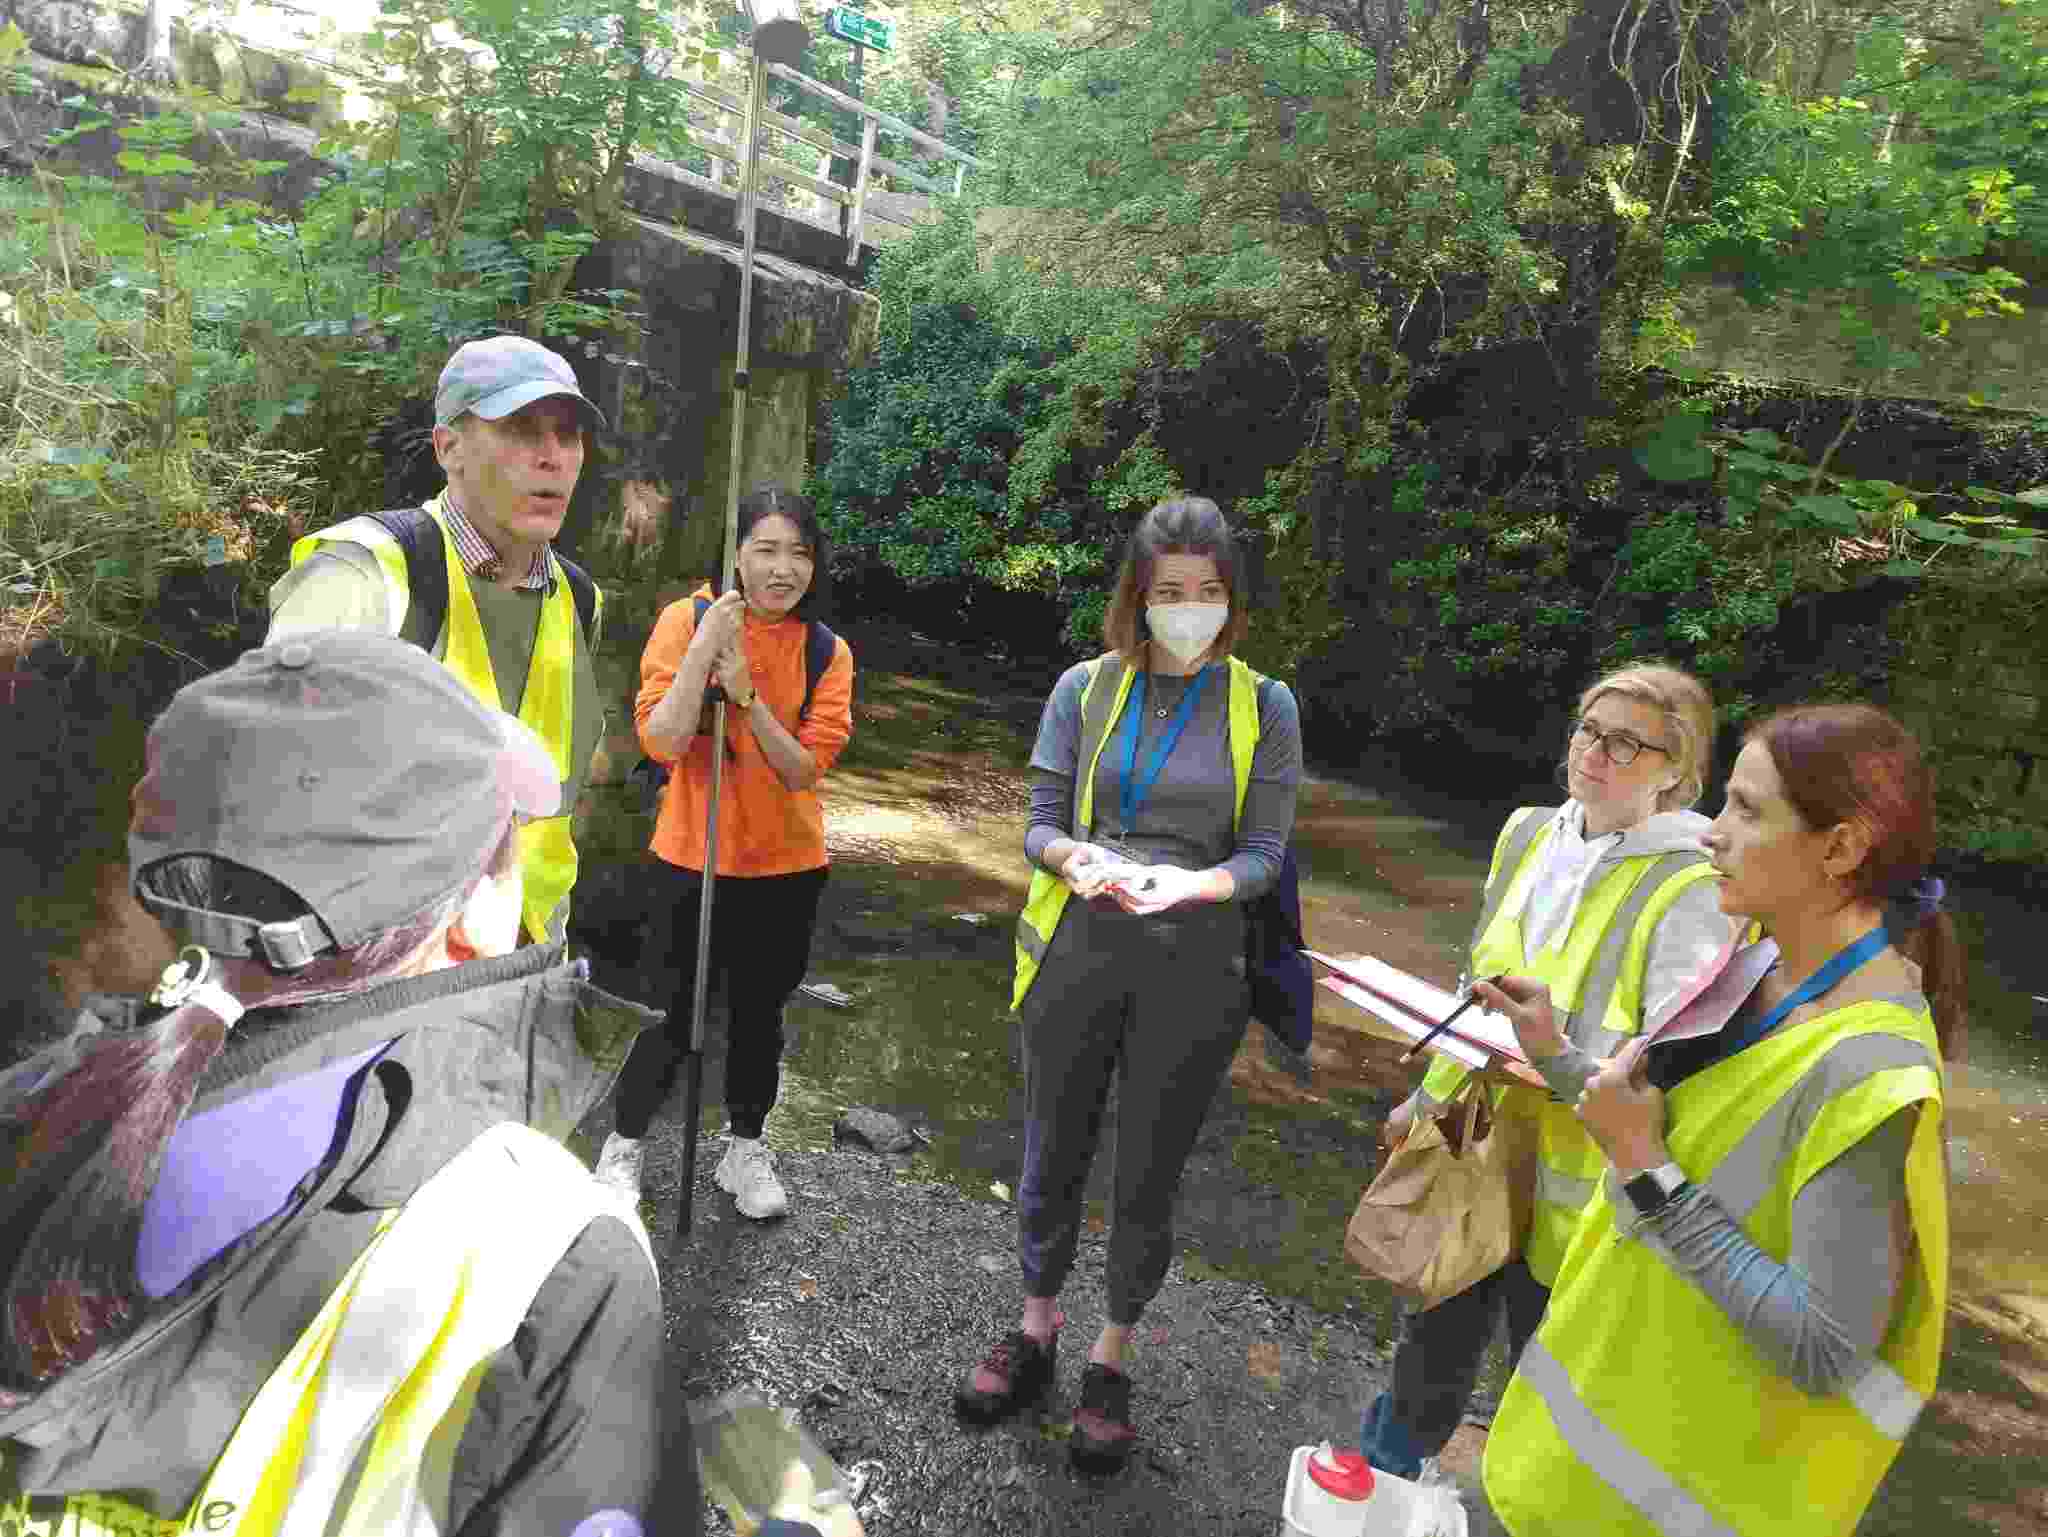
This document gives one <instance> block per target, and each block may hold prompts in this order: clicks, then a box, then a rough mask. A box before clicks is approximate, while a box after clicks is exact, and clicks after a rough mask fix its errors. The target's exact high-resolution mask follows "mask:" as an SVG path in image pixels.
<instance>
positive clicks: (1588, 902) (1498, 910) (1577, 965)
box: [1360, 665, 1733, 1478]
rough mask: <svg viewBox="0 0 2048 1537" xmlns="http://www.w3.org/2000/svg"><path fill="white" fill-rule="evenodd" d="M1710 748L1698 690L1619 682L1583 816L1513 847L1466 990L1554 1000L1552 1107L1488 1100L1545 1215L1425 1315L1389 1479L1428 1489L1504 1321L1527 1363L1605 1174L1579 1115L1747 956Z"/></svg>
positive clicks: (1589, 774) (1670, 676) (1599, 705)
mask: <svg viewBox="0 0 2048 1537" xmlns="http://www.w3.org/2000/svg"><path fill="white" fill-rule="evenodd" d="M1713 741H1714V704H1713V700H1712V699H1711V698H1710V697H1709V695H1708V693H1707V691H1706V689H1705V687H1704V686H1703V685H1702V684H1701V683H1700V682H1699V680H1698V679H1696V678H1694V677H1693V676H1692V675H1691V674H1689V673H1686V672H1682V671H1680V670H1679V669H1677V668H1675V667H1666V666H1660V665H1640V666H1633V667H1625V668H1623V669H1621V670H1620V671H1618V672H1614V673H1610V674H1608V675H1607V676H1606V677H1603V678H1601V679H1600V680H1599V681H1598V682H1596V683H1595V684H1593V686H1592V687H1591V688H1589V689H1587V690H1586V691H1585V693H1584V694H1583V695H1581V696H1580V699H1579V713H1578V719H1577V722H1576V724H1575V725H1574V728H1573V730H1572V734H1571V737H1570V741H1569V743H1568V745H1567V747H1566V751H1565V762H1564V768H1565V774H1566V781H1567V784H1568V786H1569V788H1570V791H1571V799H1570V800H1568V801H1566V802H1565V803H1564V805H1562V806H1560V807H1555V808H1541V807H1523V808H1522V809H1521V810H1519V811H1517V812H1516V813H1515V814H1514V815H1513V816H1511V817H1509V818H1508V821H1507V825H1506V826H1505V827H1504V828H1502V829H1501V834H1500V838H1499V840H1498V841H1497V843H1496V844H1495V847H1494V854H1493V864H1492V867H1491V869H1490V870H1489V871H1488V873H1487V878H1486V889H1485V893H1484V896H1483V898H1482V902H1481V907H1480V916H1479V922H1478V924H1477V926H1476V927H1475V928H1474V930H1473V937H1472V951H1471V959H1470V964H1469V966H1468V968H1467V975H1468V976H1471V977H1490V976H1501V975H1503V974H1509V975H1513V976H1517V977H1524V978H1532V979H1536V980H1538V981H1540V982H1541V983H1542V984H1544V985H1545V986H1547V987H1548V989H1549V991H1550V996H1551V997H1552V998H1553V999H1554V1000H1555V1002H1556V1005H1557V1014H1556V1017H1554V1018H1550V1017H1546V1021H1545V1027H1544V1028H1542V1029H1540V1030H1537V1029H1529V1030H1524V1029H1522V1028H1521V1027H1520V1025H1519V1023H1518V1027H1517V1034H1518V1036H1519V1038H1520V1040H1521V1044H1522V1048H1523V1051H1524V1053H1525V1054H1526V1055H1527V1056H1528V1058H1529V1061H1530V1062H1531V1063H1532V1064H1533V1065H1534V1066H1535V1067H1536V1068H1537V1069H1538V1070H1539V1071H1540V1072H1541V1073H1542V1074H1543V1076H1544V1080H1545V1082H1546V1083H1547V1084H1548V1085H1549V1089H1550V1092H1549V1093H1548V1094H1546V1093H1545V1092H1543V1091H1542V1090H1540V1089H1536V1088H1534V1087H1531V1086H1528V1085H1524V1084H1520V1083H1512V1082H1511V1083H1507V1084H1487V1085H1481V1086H1478V1087H1477V1088H1475V1089H1474V1091H1473V1092H1486V1093H1490V1094H1491V1095H1492V1097H1493V1102H1494V1105H1495V1109H1496V1114H1497V1115H1498V1116H1500V1117H1501V1118H1502V1119H1503V1120H1507V1119H1509V1118H1514V1119H1518V1120H1520V1121H1522V1122H1523V1123H1525V1127H1526V1130H1527V1131H1528V1133H1529V1136H1530V1138H1531V1140H1532V1141H1533V1142H1534V1144H1535V1147H1536V1150H1537V1165H1536V1191H1535V1201H1534V1216H1533V1219H1532V1221H1531V1225H1530V1231H1529V1233H1528V1235H1527V1236H1526V1238H1525V1240H1524V1242H1523V1244H1522V1251H1521V1258H1520V1259H1517V1260H1514V1261H1512V1262H1510V1263H1509V1264H1508V1265H1506V1266H1505V1267H1503V1268H1502V1269H1500V1270H1498V1271H1496V1272H1494V1274H1492V1275H1491V1276H1488V1277H1487V1278H1486V1279H1485V1280H1483V1281H1481V1282H1479V1283H1478V1284H1476V1285H1474V1286H1472V1287H1470V1288H1468V1289H1467V1290H1465V1291H1463V1292H1460V1293H1459V1294H1458V1295H1456V1296H1454V1297H1450V1298H1447V1299H1446V1300H1444V1301H1442V1302H1440V1303H1438V1304H1437V1305H1436V1306H1435V1307H1432V1308H1428V1309H1425V1310H1411V1312H1410V1313H1409V1314H1408V1316H1407V1318H1406V1320H1405V1321H1404V1324H1403V1328H1402V1334H1401V1341H1400V1345H1399V1347H1398V1349H1397V1350H1396V1352H1395V1356H1394V1370H1393V1383H1392V1386H1391V1387H1390V1388H1389V1389H1388V1391H1386V1392H1384V1393H1381V1394H1380V1395H1379V1396H1378V1397H1377V1398H1376V1399H1374V1400H1373V1402H1372V1403H1371V1405H1370V1406H1369V1407H1368V1408H1367V1409H1366V1412H1365V1418H1364V1422H1363V1424H1362V1426H1361V1428H1360V1448H1361V1450H1362V1451H1363V1452H1364V1454H1365V1456H1366V1458H1367V1460H1369V1461H1370V1462H1371V1463H1372V1464H1373V1466H1375V1467H1377V1468H1382V1469H1385V1470H1386V1471H1387V1472H1390V1473H1394V1474H1396V1475H1398V1476H1400V1477H1403V1478H1415V1477H1418V1476H1419V1475H1420V1473H1421V1471H1422V1466H1423V1463H1424V1462H1425V1461H1428V1460H1430V1459H1433V1458H1434V1457H1436V1455H1437V1454H1438V1453H1439V1452H1441V1451H1442V1450H1443V1447H1444V1444H1445V1443H1446V1442H1447V1441H1449V1440H1450V1438H1451V1435H1452V1433H1453V1432H1454V1431H1456V1430H1457V1428H1458V1422H1459V1420H1460V1419H1461V1418H1462V1417H1463V1415H1464V1412H1465V1404H1466V1401H1467V1399H1468V1398H1470V1396H1471V1393H1472V1388H1473V1385H1474V1383H1475V1382H1476V1381H1477V1380H1478V1376H1479V1365H1480V1360H1481V1358H1482V1357H1483V1356H1484V1354H1485V1352H1486V1347H1487V1344H1488V1343H1489V1342H1490V1341H1491V1340H1492V1338H1493V1335H1494V1331H1495V1327H1496V1325H1497V1324H1498V1323H1499V1322H1500V1321H1501V1320H1502V1319H1503V1318H1504V1319H1505V1321H1506V1326H1507V1348H1508V1360H1509V1365H1510V1366H1512V1365H1513V1364H1514V1361H1515V1359H1516V1358H1517V1357H1519V1356H1520V1354H1521V1351H1522V1347H1523V1345H1524V1344H1525V1343H1526V1342H1527V1341H1528V1339H1529V1337H1530V1336H1531V1335H1532V1334H1533V1333H1535V1330H1536V1326H1537V1324H1538V1323H1539V1322H1540V1321H1541V1320H1542V1317H1543V1310H1544V1307H1545V1305H1546V1304H1547V1302H1548V1301H1549V1297H1550V1288H1551V1286H1552V1284H1553V1283H1554V1282H1555V1280H1556V1277H1557V1271H1558V1265H1559V1263H1560V1262H1561V1261H1562V1259H1563V1258H1564V1251H1565V1246H1566V1244H1567V1243H1568V1242H1569V1241H1570V1238H1571V1234H1572V1229H1573V1227H1574V1225H1575V1224H1576V1223H1577V1221H1578V1218H1579V1213H1580V1211H1581V1210H1582V1209H1583V1208H1584V1207H1585V1205H1586V1203H1587V1201H1588V1200H1589V1199H1590V1198H1591V1196H1592V1194H1593V1191H1594V1189H1595V1184H1596V1181H1597V1180H1598V1178H1599V1174H1600V1170H1601V1169H1602V1167H1603V1166H1604V1165H1603V1163H1602V1161H1601V1157H1600V1152H1599V1149H1598V1148H1597V1147H1595V1146H1594V1144H1593V1142H1592V1140H1591V1138H1589V1137H1588V1136H1587V1135H1586V1132H1585V1130H1584V1128H1582V1127H1581V1126H1580V1125H1579V1123H1578V1122H1577V1120H1576V1119H1574V1117H1573V1115H1572V1109H1571V1106H1572V1103H1573V1102H1574V1101H1575V1100H1576V1099H1577V1098H1578V1096H1579V1093H1580V1091H1581V1090H1583V1089H1584V1087H1585V1085H1586V1082H1587V1080H1588V1079H1589V1078H1591V1077H1592V1076H1593V1074H1594V1072H1596V1071H1597V1070H1598V1069H1599V1068H1600V1066H1601V1065H1602V1064H1603V1063H1604V1062H1605V1061H1606V1060H1607V1059H1609V1058H1611V1057H1613V1055H1614V1054H1615V1052H1616V1050H1617V1049H1618V1048H1619V1047H1620V1046H1621V1045H1622V1043H1623V1042H1625V1041H1626V1040H1627V1039H1628V1038H1629V1037H1631V1036H1633V1035H1635V1034H1636V1033H1637V1032H1638V1031H1639V1030H1641V1029H1642V1028H1643V1025H1644V1023H1645V1021H1646V1020H1652V1019H1656V1018H1658V1017H1659V1016H1660V1012H1665V1011H1669V1010H1670V1008H1671V1007H1672V1006H1673V1005H1675V1004H1676V1003H1677V1002H1678V1001H1679V999H1680V998H1681V996H1682V995H1683V993H1684V991H1685V990H1686V988H1687V985H1688V984H1689V983H1690V982H1691V981H1692V980H1693V979H1694V978H1695V977H1697V976H1698V975H1699V974H1700V973H1701V972H1703V971H1704V970H1706V969H1707V968H1708V967H1709V966H1710V965H1712V963H1713V962H1714V961H1715V960H1716V959H1717V958H1718V957H1719V956H1720V955H1721V953H1722V951H1723V950H1724V949H1725V948H1726V947H1727V945H1728V941H1729V940H1730V938H1731V937H1732V934H1733V925H1732V923H1731V921H1730V920H1729V919H1728V918H1727V917H1726V916H1725V915H1724V914H1723V913H1722V912H1721V909H1720V904H1719V902H1718V901H1717V900H1716V897H1715V892H1714V885H1713V869H1712V867H1711V866H1710V864H1709V863H1708V861H1707V856H1706V854H1705V853H1704V852H1703V851H1702V850H1701V847H1700V838H1701V835H1702V834H1704V833H1705V832H1706V830H1707V827H1708V822H1707V819H1706V818H1705V817H1703V816H1700V815H1699V814H1698V813H1696V812H1693V811H1690V810H1688V809H1686V808H1688V807H1690V806H1691V805H1692V804H1693V803H1694V802H1695V801H1697V800H1698V799H1699V797H1700V792H1701V791H1702V790H1703V789H1704V788H1705V776H1706V772H1707V766H1708V762H1709V759H1710V756H1711V753H1712V749H1713ZM1468 1076H1469V1075H1468V1073H1467V1070H1466V1069H1464V1068H1463V1067H1461V1066H1459V1065H1458V1064H1457V1063H1455V1062H1453V1061H1452V1060H1451V1059H1450V1058H1448V1057H1438V1058H1437V1059H1436V1060H1435V1062H1434V1063H1433V1064H1432V1066H1431V1067H1430V1070H1429V1072H1428V1073H1427V1074H1426V1075H1425V1077H1424V1078H1423V1081H1422V1085H1421V1087H1420V1088H1418V1089H1417V1090H1416V1092H1415V1093H1414V1095H1412V1096H1411V1097H1410V1098H1409V1099H1408V1101H1407V1102H1406V1103H1405V1104H1403V1105H1402V1106H1401V1107H1400V1108H1399V1109H1397V1110H1396V1111H1395V1112H1394V1113H1393V1114H1392V1115H1391V1116H1389V1117H1388V1119H1387V1124H1386V1126H1385V1128H1384V1129H1383V1131H1382V1133H1381V1139H1382V1141H1383V1142H1384V1143H1385V1145H1387V1146H1389V1147H1392V1146H1394V1145H1395V1144H1396V1143H1398V1142H1399V1140H1400V1139H1401V1138H1402V1137H1403V1136H1405V1135H1406V1134H1407V1132H1408V1129H1409V1127H1410V1126H1411V1125H1412V1124H1413V1123H1414V1120H1415V1117H1416V1116H1417V1115H1428V1114H1434V1113H1435V1112H1437V1111H1438V1110H1440V1109H1441V1108H1442V1107H1443V1106H1444V1104H1445V1103H1446V1102H1447V1101H1448V1100H1450V1098H1451V1097H1452V1096H1453V1095H1455V1094H1456V1093H1457V1092H1458V1091H1459V1090H1460V1089H1461V1088H1462V1087H1464V1085H1465V1081H1466V1079H1467V1077H1468Z"/></svg>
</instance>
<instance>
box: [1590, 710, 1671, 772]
mask: <svg viewBox="0 0 2048 1537" xmlns="http://www.w3.org/2000/svg"><path fill="white" fill-rule="evenodd" d="M1572 740H1573V741H1575V742H1579V743H1582V744H1584V745H1585V746H1586V747H1589V748H1590V747H1594V746H1598V747H1599V748H1600V749H1601V751H1603V752H1605V753H1606V754H1607V761H1608V762H1610V763H1612V764H1614V765H1615V766H1616V767H1617V768H1627V767H1628V766H1629V765H1630V764H1631V763H1633V762H1635V761H1636V754H1637V753H1639V752H1645V751H1647V752H1660V753H1663V754H1664V756H1665V757H1667V758H1668V757H1670V756H1671V752H1670V749H1668V748H1664V747H1659V746H1658V745H1657V744H1656V743H1655V742H1645V741H1644V740H1643V739H1642V738H1641V737H1636V736H1631V735H1629V733H1627V732H1626V731H1602V730H1601V729H1600V728H1599V727H1598V726H1596V725H1594V724H1593V723H1592V722H1591V721H1589V720H1582V721H1580V722H1579V724H1578V726H1577V727H1576V728H1575V729H1574V730H1573V732H1572Z"/></svg>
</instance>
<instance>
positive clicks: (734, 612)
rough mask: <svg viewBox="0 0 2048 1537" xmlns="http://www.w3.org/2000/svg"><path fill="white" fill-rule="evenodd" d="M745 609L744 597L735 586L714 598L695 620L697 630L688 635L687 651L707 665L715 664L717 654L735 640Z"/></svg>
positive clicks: (722, 652)
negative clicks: (730, 590) (733, 588)
mask: <svg viewBox="0 0 2048 1537" xmlns="http://www.w3.org/2000/svg"><path fill="white" fill-rule="evenodd" d="M746 611H747V600H746V598H745V597H744V596H742V595H741V594H740V592H739V591H738V590H737V589H735V590H734V591H732V592H726V593H720V594H719V595H718V596H717V597H715V598H713V599H712V600H711V606H710V607H709V608H707V609H705V610H704V617H703V618H702V619H700V620H699V621H698V622H697V633H696V634H694V635H692V636H691V637H690V653H691V654H692V655H695V656H701V657H702V658H703V659H704V662H705V665H706V666H707V667H715V666H716V665H717V664H718V659H719V657H720V656H722V655H723V654H724V652H725V651H726V650H727V649H728V648H730V647H731V646H733V645H735V644H736V643H737V642H738V640H739V636H740V632H741V629H742V628H743V619H744V616H745V614H746Z"/></svg>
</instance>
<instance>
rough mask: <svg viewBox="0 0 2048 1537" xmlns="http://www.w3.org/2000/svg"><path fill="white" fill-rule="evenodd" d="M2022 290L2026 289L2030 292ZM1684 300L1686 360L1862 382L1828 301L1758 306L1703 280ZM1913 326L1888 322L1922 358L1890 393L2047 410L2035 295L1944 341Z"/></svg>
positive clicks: (2043, 317) (2047, 378) (2047, 320)
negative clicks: (1928, 339)
mask: <svg viewBox="0 0 2048 1537" xmlns="http://www.w3.org/2000/svg"><path fill="white" fill-rule="evenodd" d="M2019 297H2020V298H2022V299H2026V298H2027V297H2029V296H2028V294H2027V293H2025V292H2024V291H2023V292H2022V293H2021V294H2020V295H2019ZM1683 308H1684V311H1685V319H1686V323H1687V324H1688V325H1690V326H1691V327H1692V328H1693V332H1694V334H1695V335H1696V336H1697V337H1698V338H1699V344H1698V346H1697V347H1695V348H1694V350H1693V352H1692V354H1691V356H1690V357H1689V358H1688V359H1687V361H1688V362H1690V363H1691V364H1692V365H1693V366H1695V367H1698V368H1704V369H1709V370H1711V371H1713V372H1716V373H1728V374H1738V375H1743V376H1746V377H1749V378H1754V379H1782V380H1787V381H1799V382H1805V383H1812V384H1818V385H1821V386H1824V387H1828V388H1838V389H1839V388H1847V387H1853V385H1854V384H1855V383H1856V376H1855V371H1854V368H1853V365H1852V360H1851V358H1850V355H1849V349H1848V347H1847V346H1846V345H1844V344H1843V343H1842V341H1841V339H1840V336H1841V327H1840V323H1839V321H1838V320H1837V319H1836V316H1835V310H1834V307H1833V306H1832V305H1831V304H1829V303H1827V302H1824V301H1822V300H1818V299H1815V300H1805V301H1799V300H1790V299H1787V300H1784V301H1781V302H1779V303H1777V304H1774V305H1772V306H1771V307H1770V308H1769V309H1754V308H1752V307H1751V306H1749V305H1747V304H1745V303H1743V302H1742V300H1741V299H1740V298H1738V297H1737V296H1736V295H1735V294H1734V293H1733V292H1731V291H1730V290H1728V289H1725V288H1701V289H1695V290H1694V291H1693V292H1691V293H1689V294H1688V295H1687V296H1686V299H1685V302H1684V306H1683ZM1914 329H1915V328H1914V326H1913V325H1912V323H1911V322H1910V321H1902V322H1900V323H1898V324H1896V325H1894V326H1892V327H1890V332H1889V334H1890V336H1891V339H1892V340H1893V341H1894V342H1895V343H1896V344H1897V345H1900V346H1904V347H1911V348H1912V349H1913V350H1914V351H1916V352H1918V353H1919V354H1920V356H1921V360H1922V361H1921V362H1920V364H1919V366H1917V367H1914V368H1908V369H1901V370H1900V371H1899V373H1898V374H1897V375H1896V376H1895V377H1894V378H1893V379H1892V380H1891V382H1890V383H1889V384H1887V385H1886V386H1885V390H1884V393H1885V394H1887V395H1893V396H1898V397H1901V398H1912V399H1918V400H1952V401H1959V402H1960V401H1964V400H1967V399H1968V398H1969V397H1970V396H1971V395H1977V396H1980V397H1982V398H1983V399H1985V400H1987V401H1989V402H1990V403H1991V404H1993V405H1997V406H2002V407H2005V408H2007V409H2009V410H2015V411H2039V412H2048V308H2044V307H2041V306H2040V304H2039V301H2038V300H2036V307H2035V308H2032V309H2029V310H2026V311H2025V312H2024V313H2022V314H2019V315H2014V316H2004V317H1993V316H1986V317H1984V318H1981V319H1977V320H1963V321H1959V322H1957V324H1956V326H1955V329H1954V332H1953V334H1952V337H1951V339H1950V340H1949V341H1948V342H1946V343H1944V344H1941V345H1929V344H1926V343H1922V342H1921V341H1920V340H1919V339H1918V337H1917V336H1916V335H1915V334H1914Z"/></svg>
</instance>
